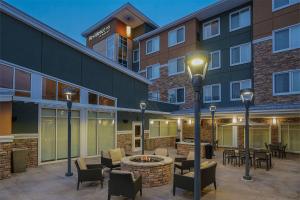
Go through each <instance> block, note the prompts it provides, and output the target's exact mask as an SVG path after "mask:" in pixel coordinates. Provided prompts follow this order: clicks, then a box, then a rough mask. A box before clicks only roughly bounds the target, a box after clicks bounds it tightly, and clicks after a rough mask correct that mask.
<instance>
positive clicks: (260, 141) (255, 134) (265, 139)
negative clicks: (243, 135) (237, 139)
mask: <svg viewBox="0 0 300 200" xmlns="http://www.w3.org/2000/svg"><path fill="white" fill-rule="evenodd" d="M249 133H250V135H249V139H250V141H249V145H250V148H259V149H260V148H262V149H264V148H265V143H267V144H269V143H270V127H269V126H255V127H250V130H249Z"/></svg>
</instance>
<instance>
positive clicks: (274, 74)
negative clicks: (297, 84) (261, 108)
mask: <svg viewBox="0 0 300 200" xmlns="http://www.w3.org/2000/svg"><path fill="white" fill-rule="evenodd" d="M293 72H300V69H292V70H287V71H280V72H273V74H272V87H273V89H272V92H273V96H285V95H295V94H300V91H296V92H293V91H292V89H293V88H292V86H293V77H292V76H293ZM278 74H288V75H289V92H282V93H276V92H275V76H276V75H278Z"/></svg>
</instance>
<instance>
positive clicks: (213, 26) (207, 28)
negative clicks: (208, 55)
mask: <svg viewBox="0 0 300 200" xmlns="http://www.w3.org/2000/svg"><path fill="white" fill-rule="evenodd" d="M218 35H220V19H214V20H212V21H209V22H206V23H205V24H203V40H206V39H209V38H212V37H215V36H218Z"/></svg>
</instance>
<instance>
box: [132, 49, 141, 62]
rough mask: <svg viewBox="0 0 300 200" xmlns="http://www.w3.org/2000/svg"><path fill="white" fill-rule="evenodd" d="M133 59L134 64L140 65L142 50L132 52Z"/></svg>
mask: <svg viewBox="0 0 300 200" xmlns="http://www.w3.org/2000/svg"><path fill="white" fill-rule="evenodd" d="M132 57H133V59H132V60H133V63H138V62H140V50H139V49H135V50H133V52H132Z"/></svg>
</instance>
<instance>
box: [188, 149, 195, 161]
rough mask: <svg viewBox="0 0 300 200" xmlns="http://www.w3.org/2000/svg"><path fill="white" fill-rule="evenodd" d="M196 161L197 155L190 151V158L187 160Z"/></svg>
mask: <svg viewBox="0 0 300 200" xmlns="http://www.w3.org/2000/svg"><path fill="white" fill-rule="evenodd" d="M194 159H195V155H194V152H193V151H190V152H189V154H188V156H187V157H186V160H194Z"/></svg>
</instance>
